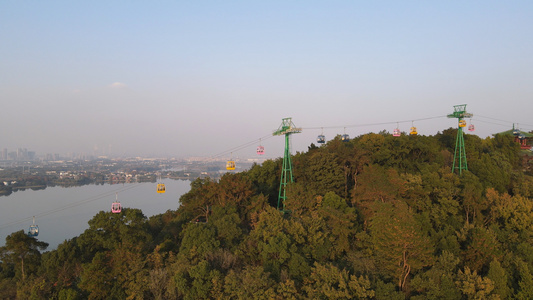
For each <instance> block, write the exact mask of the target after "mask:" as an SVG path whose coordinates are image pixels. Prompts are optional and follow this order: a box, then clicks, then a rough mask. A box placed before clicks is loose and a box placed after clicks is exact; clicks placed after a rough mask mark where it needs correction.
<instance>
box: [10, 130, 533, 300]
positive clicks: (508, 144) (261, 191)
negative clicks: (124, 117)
mask: <svg viewBox="0 0 533 300" xmlns="http://www.w3.org/2000/svg"><path fill="white" fill-rule="evenodd" d="M455 134H456V130H455V129H451V128H450V129H447V130H444V131H443V132H442V133H438V134H437V135H435V136H408V135H403V136H400V137H393V136H392V135H390V134H388V133H386V132H381V133H379V134H373V133H371V134H365V135H362V136H359V137H356V138H354V139H352V140H350V141H349V142H342V141H341V140H340V139H339V138H336V139H334V140H331V141H329V142H328V143H327V144H325V145H321V146H320V147H317V146H315V145H311V146H310V147H309V151H308V152H306V153H297V154H295V155H294V158H293V163H294V177H295V182H294V183H291V184H289V185H288V187H287V195H288V199H287V200H286V203H285V204H286V207H287V208H288V209H289V210H290V213H285V214H284V213H282V212H280V211H278V210H276V208H275V207H276V203H277V196H278V189H279V179H280V170H281V163H282V161H281V159H277V160H267V161H265V162H264V163H262V164H260V165H259V164H256V165H254V166H253V167H252V168H251V169H250V170H248V171H245V172H242V173H237V174H234V173H227V174H225V175H224V176H222V178H221V179H220V180H219V181H214V180H212V179H209V178H205V179H197V180H195V181H193V182H191V189H190V191H189V192H188V193H186V194H184V195H183V196H182V197H181V198H180V199H179V201H180V204H181V205H180V207H179V208H178V209H177V210H169V211H167V212H166V213H164V214H161V215H157V216H153V217H151V218H149V219H147V218H146V217H145V216H144V215H143V213H142V212H141V211H140V210H137V209H124V210H123V211H122V212H121V213H120V214H112V213H111V212H103V211H102V212H100V213H98V214H97V215H96V216H94V217H93V219H92V220H90V222H89V228H88V229H87V230H86V231H85V232H84V233H82V234H81V235H80V236H78V237H76V238H73V239H71V240H68V241H65V242H64V243H62V244H61V245H59V246H58V248H57V249H55V250H52V251H48V252H44V253H42V251H44V250H45V249H46V246H47V244H46V243H43V242H40V241H38V240H36V239H35V238H33V237H29V236H27V235H26V234H25V233H24V232H22V231H20V232H15V233H13V234H11V235H9V236H8V237H7V238H6V245H5V246H4V247H1V248H0V262H1V263H0V298H2V299H15V298H19V299H251V298H253V299H513V298H517V299H531V298H533V288H532V286H533V199H532V197H533V178H532V177H531V176H529V175H528V173H527V172H524V171H525V170H526V169H527V168H528V166H524V165H523V164H522V160H521V156H520V155H521V154H520V153H521V152H520V149H519V147H518V146H517V145H516V144H515V143H514V142H513V141H512V139H511V138H510V137H506V136H496V137H494V138H487V139H480V138H478V137H476V136H472V135H467V136H466V137H465V146H466V151H467V157H468V166H469V168H468V171H465V172H463V174H462V175H458V174H455V173H452V172H451V169H452V163H453V152H454V147H455ZM176 200H178V199H176Z"/></svg>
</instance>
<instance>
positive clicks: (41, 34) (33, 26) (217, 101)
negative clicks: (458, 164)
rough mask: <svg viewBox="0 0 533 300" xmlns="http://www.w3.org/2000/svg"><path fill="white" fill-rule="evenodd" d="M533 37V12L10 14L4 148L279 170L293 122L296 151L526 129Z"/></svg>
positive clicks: (260, 5) (308, 8) (297, 6)
mask: <svg viewBox="0 0 533 300" xmlns="http://www.w3.org/2000/svg"><path fill="white" fill-rule="evenodd" d="M531 36H533V2H531V1H511V2H507V1H505V2H504V1H484V2H464V1H446V2H428V1H410V2H398V1H379V2H366V1H333V2H332V1H329V2H286V1H267V2H251V3H247V2H244V3H243V2H231V1H230V2H217V1H202V2H185V1H175V2H157V3H145V2H131V1H124V0H118V1H112V2H108V1H105V2H104V1H91V2H19V1H4V2H2V3H1V4H0V39H1V40H2V41H3V43H2V47H0V70H2V72H0V127H1V128H2V130H0V147H5V148H8V149H17V148H27V149H32V151H35V152H36V153H37V154H41V153H69V152H70V153H88V154H92V152H93V151H95V149H94V148H95V145H96V147H97V148H98V150H97V151H100V152H102V153H103V152H104V151H106V152H107V153H109V154H113V155H118V156H138V155H140V156H167V157H188V156H207V157H210V156H216V155H218V154H219V153H224V152H228V151H229V154H227V153H225V154H224V155H227V156H240V157H253V156H254V155H255V147H257V145H259V144H262V145H263V146H265V157H280V156H282V155H283V139H282V138H280V137H271V136H270V135H271V133H272V132H273V131H274V130H276V129H277V128H278V126H279V124H280V123H281V119H282V118H285V117H292V118H293V122H294V123H295V124H296V126H298V127H302V128H303V131H302V133H300V134H295V135H294V136H293V139H292V147H293V152H296V151H306V150H307V147H308V146H309V145H310V144H311V143H316V142H315V141H316V136H317V135H319V134H320V133H322V132H323V133H324V135H325V136H326V138H327V139H328V140H329V139H332V138H333V137H334V136H335V135H337V134H343V133H344V132H346V133H347V134H349V135H350V136H351V137H354V136H359V135H361V134H365V133H368V132H379V131H381V130H387V131H389V132H392V131H393V129H394V128H396V126H397V125H396V124H397V122H398V123H399V127H400V129H401V130H402V131H405V132H406V131H408V130H409V127H411V126H412V125H414V126H416V127H417V128H418V132H419V133H420V134H423V135H434V134H436V133H437V132H439V131H443V130H445V129H447V128H450V127H456V126H457V124H456V123H457V120H452V119H448V118H446V115H447V114H450V113H451V112H452V111H453V106H454V105H457V104H467V105H468V106H467V110H468V111H469V112H470V113H473V114H474V117H473V119H472V120H471V122H472V123H473V124H475V125H476V131H475V132H474V133H469V134H477V135H479V136H480V137H482V138H485V137H487V136H490V135H491V134H493V133H497V132H502V131H505V130H509V129H510V128H512V126H513V124H518V125H517V126H519V127H520V128H521V129H522V130H524V131H531V130H533V125H531V124H533V121H532V120H531V112H532V111H533V101H531V95H533V84H531V83H532V80H533V56H532V55H531V53H533V40H532V39H531ZM434 117H435V118H434ZM468 121H470V120H468ZM345 127H346V128H345ZM322 128H323V129H322ZM260 138H261V141H260V140H259V139H260ZM241 145H249V147H243V148H239V146H241ZM235 148H239V149H238V150H236V151H231V149H235ZM104 149H105V150H104Z"/></svg>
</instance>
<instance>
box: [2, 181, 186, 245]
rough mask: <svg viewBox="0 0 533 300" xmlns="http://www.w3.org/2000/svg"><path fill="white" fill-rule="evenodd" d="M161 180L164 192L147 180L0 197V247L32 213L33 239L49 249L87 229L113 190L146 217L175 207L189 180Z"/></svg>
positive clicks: (124, 203) (110, 199) (25, 227)
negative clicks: (157, 190) (36, 234)
mask: <svg viewBox="0 0 533 300" xmlns="http://www.w3.org/2000/svg"><path fill="white" fill-rule="evenodd" d="M162 183H164V184H165V187H166V193H164V194H157V193H156V186H157V184H156V183H148V182H147V183H126V184H113V185H110V184H104V185H85V186H77V187H69V188H62V187H48V188H46V189H44V190H39V191H33V190H30V189H28V190H25V191H18V192H14V193H12V194H11V195H9V196H3V197H0V246H3V245H5V239H6V236H8V235H9V234H11V233H13V232H15V231H18V230H21V229H23V230H24V231H25V232H27V231H28V228H29V226H30V225H31V224H32V216H35V217H36V219H35V224H37V225H38V226H39V236H38V237H37V239H39V240H40V241H44V242H47V243H49V244H50V246H48V249H47V250H53V249H55V248H56V247H57V245H59V244H60V243H62V242H63V241H64V240H66V239H71V238H73V237H75V236H78V235H80V234H81V233H83V231H84V230H85V229H87V228H89V224H88V223H87V222H88V221H89V220H90V219H92V217H93V216H94V215H96V214H97V213H98V212H99V211H102V210H104V211H111V203H113V202H114V201H115V197H116V196H115V193H118V194H117V195H118V200H119V201H120V203H121V204H122V206H123V207H129V208H138V209H141V210H142V211H143V213H144V215H145V216H147V217H150V216H153V215H157V214H161V213H164V212H166V211H167V210H169V209H170V210H176V209H177V208H178V206H179V198H180V196H181V195H183V194H185V193H186V192H188V191H189V190H190V181H184V180H172V179H163V180H162Z"/></svg>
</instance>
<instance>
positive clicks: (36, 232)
mask: <svg viewBox="0 0 533 300" xmlns="http://www.w3.org/2000/svg"><path fill="white" fill-rule="evenodd" d="M28 235H29V236H31V237H35V236H38V235H39V226H37V225H35V217H33V225H30V229H28Z"/></svg>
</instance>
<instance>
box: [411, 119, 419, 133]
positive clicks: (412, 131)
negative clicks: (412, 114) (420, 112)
mask: <svg viewBox="0 0 533 300" xmlns="http://www.w3.org/2000/svg"><path fill="white" fill-rule="evenodd" d="M409 134H410V135H418V131H416V127H415V124H414V121H411V129H410V130H409Z"/></svg>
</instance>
